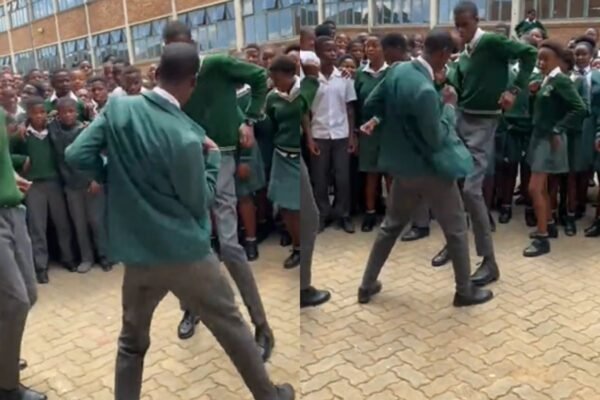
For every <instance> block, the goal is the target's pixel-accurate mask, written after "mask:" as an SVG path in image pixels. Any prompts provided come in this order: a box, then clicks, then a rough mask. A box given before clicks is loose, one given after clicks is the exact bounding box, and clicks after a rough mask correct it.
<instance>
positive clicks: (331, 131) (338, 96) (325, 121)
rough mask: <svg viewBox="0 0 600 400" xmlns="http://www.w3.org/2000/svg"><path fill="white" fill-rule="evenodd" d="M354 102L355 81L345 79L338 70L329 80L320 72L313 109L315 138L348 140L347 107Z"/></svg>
mask: <svg viewBox="0 0 600 400" xmlns="http://www.w3.org/2000/svg"><path fill="white" fill-rule="evenodd" d="M353 101H356V91H355V90H354V80H353V79H347V78H344V77H343V76H342V73H341V72H340V70H338V69H337V68H334V69H333V73H332V74H331V76H330V77H329V78H326V77H325V75H323V74H322V73H320V72H319V90H317V94H316V96H315V99H314V101H313V104H312V107H311V111H312V115H313V118H312V121H311V128H312V135H313V138H315V139H332V140H335V139H346V138H348V136H349V132H348V129H349V125H348V111H347V106H348V103H350V102H353Z"/></svg>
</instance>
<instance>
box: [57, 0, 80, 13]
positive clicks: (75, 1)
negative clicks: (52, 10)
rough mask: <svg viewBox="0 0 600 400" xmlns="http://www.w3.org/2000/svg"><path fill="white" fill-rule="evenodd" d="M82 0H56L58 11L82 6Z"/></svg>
mask: <svg viewBox="0 0 600 400" xmlns="http://www.w3.org/2000/svg"><path fill="white" fill-rule="evenodd" d="M83 3H84V0H58V9H59V10H60V11H64V10H68V9H69V8H73V7H77V6H81V5H83Z"/></svg>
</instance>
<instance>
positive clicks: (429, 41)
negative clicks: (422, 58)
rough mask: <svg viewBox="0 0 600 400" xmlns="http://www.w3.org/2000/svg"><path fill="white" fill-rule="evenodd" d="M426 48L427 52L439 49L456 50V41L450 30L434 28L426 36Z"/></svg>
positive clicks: (430, 52)
mask: <svg viewBox="0 0 600 400" xmlns="http://www.w3.org/2000/svg"><path fill="white" fill-rule="evenodd" d="M424 50H425V53H427V54H434V53H437V52H439V51H447V52H450V53H454V52H456V43H455V42H454V39H453V38H452V35H451V34H450V32H448V31H447V30H445V29H434V30H432V31H431V32H429V34H428V35H427V37H426V38H425V44H424Z"/></svg>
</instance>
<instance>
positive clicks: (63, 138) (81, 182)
mask: <svg viewBox="0 0 600 400" xmlns="http://www.w3.org/2000/svg"><path fill="white" fill-rule="evenodd" d="M82 130H83V124H82V123H81V122H77V124H75V126H72V127H70V128H66V127H64V126H63V125H62V124H61V123H60V122H59V121H58V120H54V121H52V122H50V123H49V124H48V136H50V142H51V144H52V150H53V151H54V157H55V159H56V163H57V165H58V172H59V174H60V177H61V179H62V181H63V183H64V185H65V187H66V188H68V189H72V190H82V189H87V188H88V187H89V185H90V178H89V177H88V176H87V175H86V174H85V173H83V172H81V171H78V170H76V169H74V168H72V167H71V166H70V165H68V164H67V163H66V161H65V150H66V149H67V147H69V145H70V144H71V143H73V142H74V141H75V139H76V138H77V136H79V134H80V133H81V131H82Z"/></svg>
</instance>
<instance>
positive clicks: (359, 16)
mask: <svg viewBox="0 0 600 400" xmlns="http://www.w3.org/2000/svg"><path fill="white" fill-rule="evenodd" d="M367 10H368V2H367V1H366V0H325V18H327V19H331V20H333V21H335V23H336V24H338V25H366V24H367V19H368V12H367ZM382 13H384V14H385V11H383V12H382Z"/></svg>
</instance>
